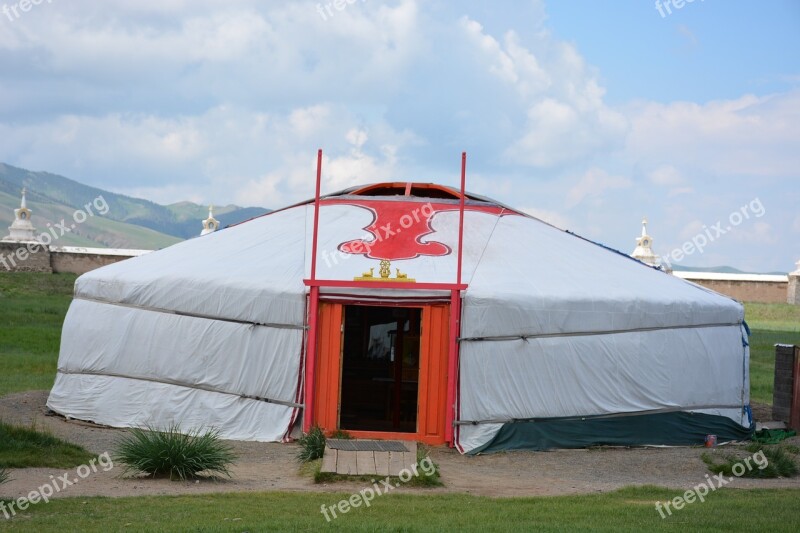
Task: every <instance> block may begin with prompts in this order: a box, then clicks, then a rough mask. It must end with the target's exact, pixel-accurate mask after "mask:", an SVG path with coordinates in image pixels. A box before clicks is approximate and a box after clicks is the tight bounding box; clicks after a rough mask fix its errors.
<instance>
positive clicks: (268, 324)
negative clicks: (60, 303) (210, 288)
mask: <svg viewBox="0 0 800 533" xmlns="http://www.w3.org/2000/svg"><path fill="white" fill-rule="evenodd" d="M73 299H74V300H84V301H87V302H94V303H99V304H106V305H116V306H119V307H128V308H130V309H141V310H142V311H152V312H154V313H164V314H167V315H176V316H187V317H190V318H202V319H204V320H217V321H219V322H232V323H234V324H243V325H246V326H261V327H265V328H274V329H298V330H304V329H306V328H307V327H308V326H301V325H297V324H278V323H274V322H253V321H252V320H239V319H236V318H224V317H219V316H211V315H203V314H200V313H189V312H186V311H176V310H173V309H163V308H161V307H150V306H147V305H138V304H126V303H122V302H111V301H109V300H103V299H102V298H89V297H86V296H75V297H74V298H73Z"/></svg>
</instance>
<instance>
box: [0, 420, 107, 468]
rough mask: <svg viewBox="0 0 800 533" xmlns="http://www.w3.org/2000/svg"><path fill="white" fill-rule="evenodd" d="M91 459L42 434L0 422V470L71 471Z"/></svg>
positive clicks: (33, 429)
mask: <svg viewBox="0 0 800 533" xmlns="http://www.w3.org/2000/svg"><path fill="white" fill-rule="evenodd" d="M93 458H94V455H92V454H91V453H89V452H88V451H86V450H85V449H84V448H81V447H80V446H78V445H76V444H72V443H69V442H66V441H64V440H61V439H59V438H58V437H56V436H54V435H51V434H50V433H48V432H46V431H42V430H39V429H37V428H36V425H35V423H34V424H31V426H30V427H22V426H15V425H12V424H8V423H6V422H3V421H0V468H34V467H46V468H72V467H75V466H79V465H82V464H86V463H87V462H89V461H90V460H91V459H93Z"/></svg>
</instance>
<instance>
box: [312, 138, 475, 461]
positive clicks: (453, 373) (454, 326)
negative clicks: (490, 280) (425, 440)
mask: <svg viewBox="0 0 800 533" xmlns="http://www.w3.org/2000/svg"><path fill="white" fill-rule="evenodd" d="M466 170H467V153H466V152H462V153H461V191H460V199H459V218H458V266H457V269H456V282H455V283H424V282H423V283H412V282H399V281H395V282H382V283H381V285H380V288H381V289H404V290H409V289H410V290H445V291H449V292H450V325H449V349H448V362H447V369H448V374H447V375H448V377H449V379H448V380H447V399H446V403H445V441H446V442H447V443H448V444H449V445H450V446H451V447H452V446H454V444H455V440H454V438H453V427H454V421H455V416H456V401H457V398H456V394H457V388H458V356H459V347H458V338H459V335H460V332H461V291H463V290H466V288H467V285H466V284H463V283H462V279H461V268H462V264H463V262H462V257H463V253H462V252H463V244H464V202H465V199H466V192H465V185H466ZM321 183H322V150H318V151H317V183H316V193H315V196H314V228H313V236H312V244H311V276H310V279H306V280H303V281H304V283H305V284H306V286H307V287H309V303H308V321H307V327H308V341H307V344H306V346H305V366H304V371H305V378H304V380H303V395H304V400H305V405H304V409H303V431H305V432H308V431H309V430H310V429H311V426H312V424H313V421H314V413H315V398H314V392H315V373H316V370H317V369H316V356H317V351H318V348H317V334H318V331H317V330H318V323H317V322H318V320H319V291H320V288H321V287H335V288H369V289H374V288H375V285H374V283H373V282H369V281H345V280H319V279H317V235H318V231H319V207H320V187H321Z"/></svg>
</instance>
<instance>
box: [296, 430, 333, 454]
mask: <svg viewBox="0 0 800 533" xmlns="http://www.w3.org/2000/svg"><path fill="white" fill-rule="evenodd" d="M325 442H326V439H325V432H324V431H322V428H321V427H319V426H317V425H314V426H311V429H310V430H309V432H308V433H304V434H303V436H302V437H300V438H299V439H297V443H298V444H299V445H300V451H299V452H297V459H298V460H299V461H301V462H303V463H308V462H310V461H314V460H316V459H322V455H323V454H324V453H325Z"/></svg>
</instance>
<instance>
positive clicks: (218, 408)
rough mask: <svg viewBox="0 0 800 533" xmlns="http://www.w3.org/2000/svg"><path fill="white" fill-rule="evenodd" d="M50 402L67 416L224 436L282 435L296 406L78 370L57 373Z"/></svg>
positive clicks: (274, 437) (253, 438)
mask: <svg viewBox="0 0 800 533" xmlns="http://www.w3.org/2000/svg"><path fill="white" fill-rule="evenodd" d="M47 406H48V407H49V408H50V409H52V410H53V411H55V412H56V413H60V414H62V415H65V416H69V417H72V418H77V419H79V420H89V421H92V422H95V423H97V424H105V425H108V426H113V427H143V426H150V427H154V428H158V429H167V428H169V427H170V426H171V425H173V424H179V425H180V429H181V430H182V431H183V432H188V431H194V430H203V429H209V428H215V429H218V430H219V431H220V435H221V436H222V438H225V439H231V440H248V441H262V442H269V441H280V440H281V439H282V437H283V435H284V433H285V432H286V431H287V428H288V426H289V423H290V421H291V417H292V412H293V409H292V408H291V407H286V406H283V405H276V404H269V403H265V402H260V401H257V400H249V399H244V398H240V397H237V396H230V395H226V394H218V393H214V392H208V391H203V390H198V389H187V388H185V387H177V386H175V385H167V384H164V383H154V382H149V381H138V380H130V379H124V378H114V377H106V376H82V375H75V374H68V375H63V374H59V375H58V376H57V377H56V382H55V385H54V386H53V390H52V391H51V392H50V398H49V399H48V400H47Z"/></svg>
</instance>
